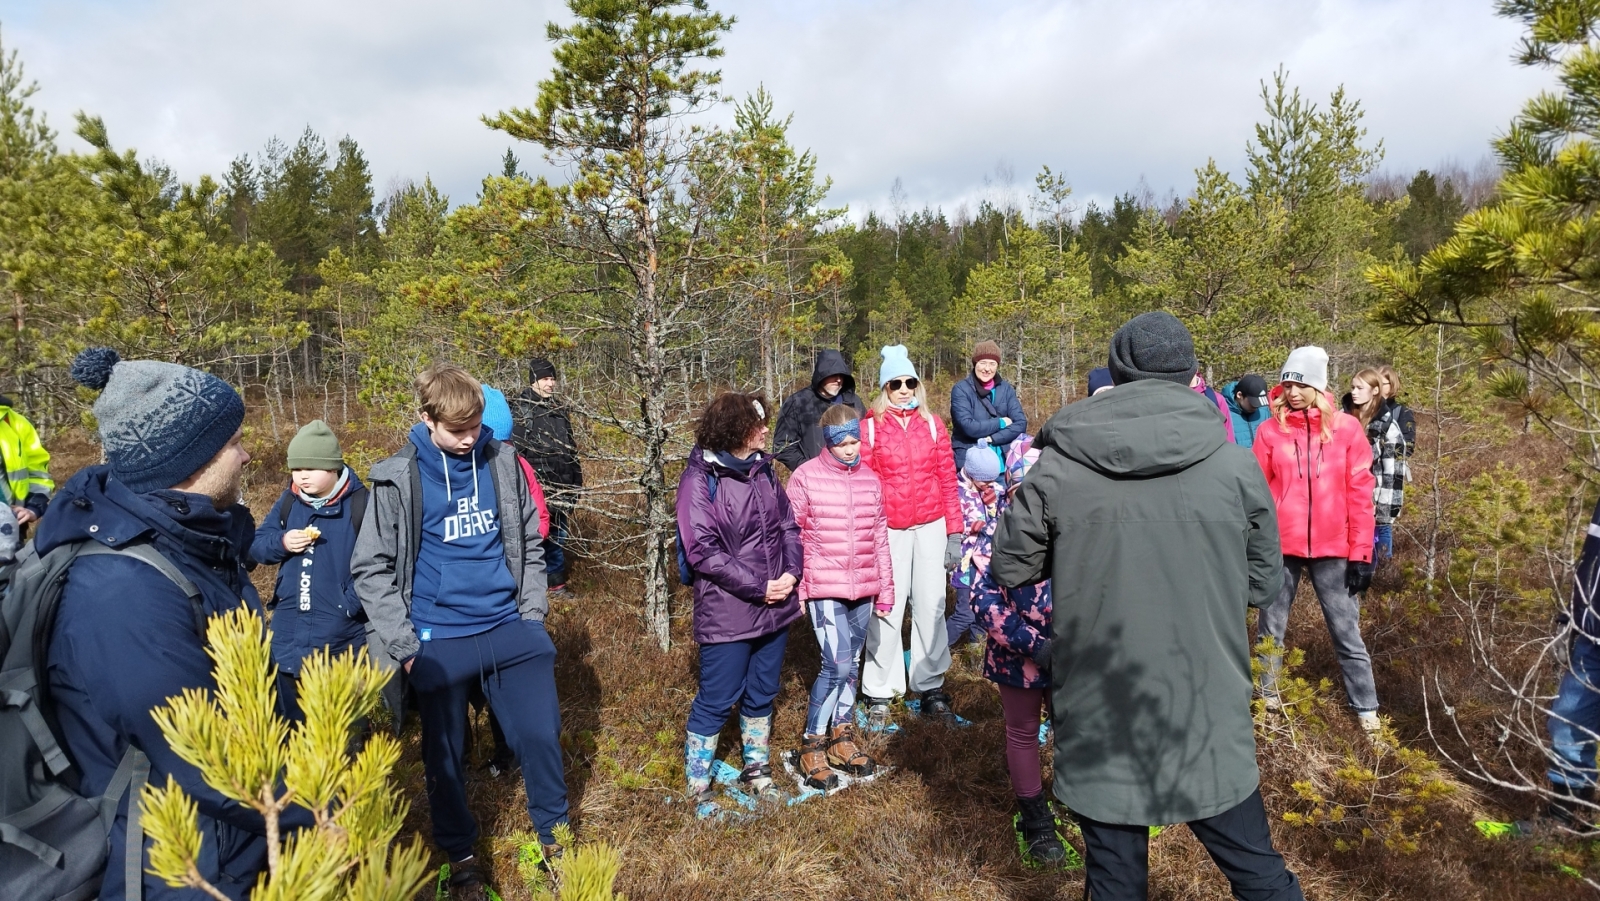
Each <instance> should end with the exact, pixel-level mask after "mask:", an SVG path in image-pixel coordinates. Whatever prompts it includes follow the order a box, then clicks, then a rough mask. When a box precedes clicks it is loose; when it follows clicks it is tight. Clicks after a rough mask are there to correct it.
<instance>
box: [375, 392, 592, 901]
mask: <svg viewBox="0 0 1600 901" xmlns="http://www.w3.org/2000/svg"><path fill="white" fill-rule="evenodd" d="M416 388H417V394H418V395H419V397H420V398H421V400H422V415H421V418H422V422H421V423H419V424H418V425H416V426H414V427H413V428H412V429H411V440H410V441H409V442H408V443H407V445H406V446H405V447H404V448H403V449H402V450H401V451H400V452H399V453H397V454H395V455H394V456H393V457H390V458H389V459H387V460H384V461H382V462H380V463H379V464H377V465H376V466H374V467H373V468H372V473H371V478H370V480H369V481H370V483H371V490H372V501H371V503H370V504H369V505H368V507H367V513H366V517H365V519H364V520H363V522H362V526H361V533H360V535H359V536H357V538H356V550H355V557H354V559H353V560H352V561H351V571H352V573H353V574H354V576H355V584H356V593H357V594H358V595H359V596H360V598H361V604H362V607H363V608H365V610H366V612H367V616H368V617H369V618H370V619H371V621H372V636H373V638H374V639H375V641H376V642H377V643H380V644H381V645H382V647H381V650H382V651H383V652H385V653H386V654H388V656H389V657H390V658H391V659H392V660H394V662H395V663H397V664H398V665H400V666H401V667H402V668H403V669H404V670H405V672H406V673H407V674H408V676H409V678H410V680H411V686H412V688H413V689H415V690H416V695H417V706H418V708H419V711H420V712H421V714H422V762H423V768H424V771H425V773H426V776H427V789H428V806H429V808H430V810H431V812H432V816H433V840H434V843H435V844H437V845H438V846H439V848H440V849H441V850H443V851H444V852H445V853H446V854H448V855H449V858H450V861H451V877H450V880H451V889H452V894H453V896H454V897H458V898H481V897H484V896H485V895H484V887H485V883H486V875H485V873H486V868H485V867H483V865H482V864H481V863H480V862H479V861H478V860H477V859H476V858H475V857H474V856H473V853H474V850H473V849H474V845H475V844H476V843H477V840H478V836H479V831H478V823H477V821H476V820H475V819H474V818H473V816H472V812H471V810H469V809H468V807H467V794H466V771H465V763H466V761H465V748H464V745H465V738H466V728H467V698H468V696H469V694H470V693H471V691H472V689H473V688H475V687H478V686H482V688H483V691H484V693H485V694H486V695H488V698H489V706H490V708H491V709H492V710H493V711H494V713H495V716H496V718H497V719H498V720H499V722H500V725H501V727H502V728H503V729H504V730H505V734H506V739H507V741H508V742H509V743H510V745H511V749H512V751H513V752H514V753H515V754H516V757H517V763H518V764H519V765H520V766H521V767H522V778H523V783H524V785H525V787H526V788H527V795H528V816H529V817H530V818H531V819H532V820H533V823H534V825H535V826H536V827H537V828H538V831H539V839H540V842H541V844H542V850H543V852H544V854H545V856H546V857H547V858H548V857H551V856H554V855H556V854H559V853H560V850H561V849H560V847H559V846H558V845H557V844H556V842H555V835H554V833H553V831H552V830H553V829H554V827H555V826H557V825H560V824H562V823H565V822H566V821H567V789H566V778H565V775H564V773H563V772H562V759H561V743H560V737H559V736H560V731H561V714H560V711H559V709H558V708H557V705H556V687H555V656H556V649H555V645H554V644H553V643H552V642H551V641H550V636H549V635H548V634H547V633H546V632H545V628H544V617H545V612H546V610H547V609H548V608H549V603H548V600H547V598H546V586H545V573H544V555H543V553H542V552H541V549H540V541H539V509H538V506H537V505H536V504H535V503H534V501H533V498H532V497H531V495H530V494H529V490H528V486H527V484H526V477H525V476H524V475H523V473H522V467H521V465H520V464H519V463H518V462H517V456H516V454H515V453H514V452H513V451H512V450H511V448H510V447H508V446H507V445H504V444H501V443H500V442H499V441H497V440H495V438H494V437H493V435H492V434H490V432H489V430H488V429H487V428H486V427H484V425H483V392H482V389H481V387H480V386H479V384H478V381H477V380H476V379H474V378H473V377H472V376H470V375H468V374H467V372H466V371H465V370H463V369H461V368H460V367H459V366H453V365H450V364H435V365H433V366H431V367H429V368H428V369H426V370H424V371H423V372H422V374H421V375H419V376H417V381H416Z"/></svg>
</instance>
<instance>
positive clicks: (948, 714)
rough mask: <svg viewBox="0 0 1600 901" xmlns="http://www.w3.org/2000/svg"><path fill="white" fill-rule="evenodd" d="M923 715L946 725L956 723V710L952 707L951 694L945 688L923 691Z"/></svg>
mask: <svg viewBox="0 0 1600 901" xmlns="http://www.w3.org/2000/svg"><path fill="white" fill-rule="evenodd" d="M922 716H923V718H924V719H930V720H936V721H938V722H940V723H943V724H944V725H946V726H953V725H955V722H956V712H955V711H954V710H952V709H951V708H950V696H949V695H947V694H945V693H944V689H942V688H934V689H930V690H928V691H925V692H923V693H922Z"/></svg>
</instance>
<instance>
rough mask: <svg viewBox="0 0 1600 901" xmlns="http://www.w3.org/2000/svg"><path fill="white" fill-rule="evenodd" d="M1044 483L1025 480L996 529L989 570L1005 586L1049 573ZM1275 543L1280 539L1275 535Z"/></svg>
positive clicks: (1039, 577)
mask: <svg viewBox="0 0 1600 901" xmlns="http://www.w3.org/2000/svg"><path fill="white" fill-rule="evenodd" d="M1035 474H1036V475H1037V467H1036V470H1035ZM1045 484H1047V482H1046V480H1044V479H1038V478H1034V479H1029V480H1026V481H1024V482H1023V483H1022V487H1021V488H1019V489H1018V490H1017V494H1016V496H1015V497H1013V498H1012V499H1011V506H1010V507H1009V508H1007V509H1006V512H1005V513H1003V514H1001V516H1000V525H999V526H998V527H997V528H996V529H995V533H994V557H993V558H992V559H990V561H989V572H990V573H991V574H992V575H993V576H994V580H995V581H996V582H998V583H1000V584H1001V585H1002V586H1004V587H1006V588H1016V587H1018V586H1021V585H1031V584H1033V583H1035V582H1038V581H1040V580H1041V579H1046V578H1049V577H1050V572H1049V566H1050V514H1049V508H1048V505H1047V504H1046V502H1045V491H1044V485H1045ZM1273 543H1274V544H1276V543H1277V540H1276V538H1274V540H1273Z"/></svg>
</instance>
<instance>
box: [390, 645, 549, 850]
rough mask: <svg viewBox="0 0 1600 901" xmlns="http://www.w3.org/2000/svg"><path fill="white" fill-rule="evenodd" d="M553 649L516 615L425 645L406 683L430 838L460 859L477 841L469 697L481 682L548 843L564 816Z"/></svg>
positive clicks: (532, 814)
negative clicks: (417, 725)
mask: <svg viewBox="0 0 1600 901" xmlns="http://www.w3.org/2000/svg"><path fill="white" fill-rule="evenodd" d="M555 663H556V647H555V644H553V643H552V642H551V641H550V636H549V635H548V634H547V633H546V632H545V630H544V625H543V624H542V623H535V622H529V621H527V620H520V619H519V620H516V621H515V622H510V623H504V624H502V625H499V626H496V627H494V628H493V629H490V630H489V631H487V632H484V633H481V634H479V635H473V636H471V637H468V638H436V639H434V640H432V641H425V642H423V643H422V649H421V650H420V651H418V652H417V656H416V658H415V662H414V663H412V665H411V686H412V687H413V688H414V689H415V690H416V693H417V708H418V710H419V711H420V713H421V714H422V766H423V771H424V773H425V774H426V776H427V786H428V806H429V808H430V810H431V811H432V814H433V842H434V844H436V845H438V846H439V847H440V848H441V849H443V850H444V852H445V853H446V854H449V855H450V859H451V860H461V859H462V858H464V857H466V856H468V855H470V854H471V853H472V847H473V845H474V844H476V843H477V841H478V821H477V820H476V819H475V818H474V817H473V816H472V811H471V810H470V809H469V808H468V807H467V780H466V732H467V698H468V696H469V695H470V694H472V689H473V688H474V687H479V686H481V687H482V689H483V693H484V694H485V695H486V696H488V698H489V708H490V709H491V710H493V711H494V713H495V716H496V718H497V719H498V720H499V721H500V725H501V727H502V728H503V729H504V730H505V733H506V740H507V742H508V743H509V744H510V745H511V750H512V751H513V752H515V753H516V756H517V763H518V764H519V765H520V766H521V767H522V781H523V784H524V786H525V787H526V788H527V792H528V818H529V819H531V820H533V825H534V826H535V827H536V828H537V829H538V830H539V838H540V840H542V841H544V842H552V841H554V840H555V836H554V834H553V833H552V831H551V830H552V829H554V828H555V827H556V826H557V825H559V824H561V823H565V822H566V821H567V781H566V774H565V773H564V772H563V771H562V760H561V710H560V708H559V707H558V706H557V704H556V674H555Z"/></svg>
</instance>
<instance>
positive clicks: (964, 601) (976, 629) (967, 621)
mask: <svg viewBox="0 0 1600 901" xmlns="http://www.w3.org/2000/svg"><path fill="white" fill-rule="evenodd" d="M944 633H945V637H946V638H947V639H948V640H949V643H950V647H952V648H953V647H955V646H956V645H957V644H958V643H960V642H962V641H965V640H966V639H968V638H970V639H972V640H973V641H982V640H983V638H984V636H985V635H987V634H988V633H986V632H984V630H983V624H982V623H980V622H978V611H976V610H974V609H973V608H972V589H970V588H957V589H956V606H955V609H954V610H952V611H951V612H950V616H949V618H947V619H946V620H945V621H944Z"/></svg>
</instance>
